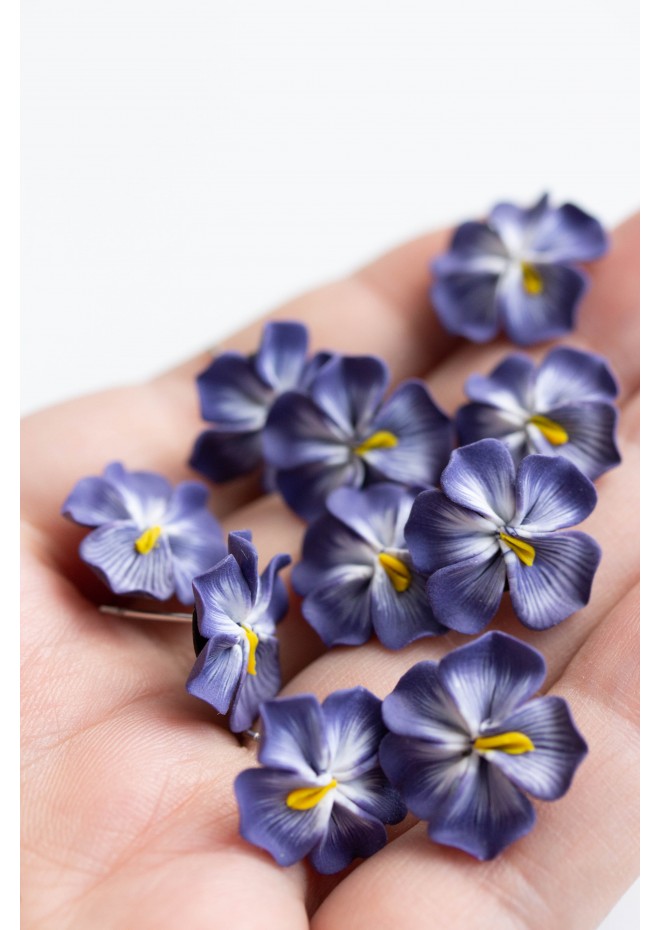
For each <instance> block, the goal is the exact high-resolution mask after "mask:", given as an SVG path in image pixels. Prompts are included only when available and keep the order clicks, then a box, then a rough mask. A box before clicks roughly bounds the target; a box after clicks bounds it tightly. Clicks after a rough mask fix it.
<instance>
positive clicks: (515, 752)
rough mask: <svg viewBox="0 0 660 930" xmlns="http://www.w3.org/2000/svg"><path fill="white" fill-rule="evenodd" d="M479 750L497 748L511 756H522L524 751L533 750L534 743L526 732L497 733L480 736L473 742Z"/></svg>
mask: <svg viewBox="0 0 660 930" xmlns="http://www.w3.org/2000/svg"><path fill="white" fill-rule="evenodd" d="M472 747H473V749H476V751H477V752H489V751H490V750H493V749H496V750H497V751H498V752H506V753H508V754H509V755H510V756H521V755H522V754H523V753H524V752H533V750H534V748H535V747H534V743H533V742H532V741H531V739H530V738H529V736H527V735H526V734H525V733H519V732H517V731H513V732H511V733H497V734H496V735H495V736H479V737H478V738H477V739H475V741H474V743H473V744H472Z"/></svg>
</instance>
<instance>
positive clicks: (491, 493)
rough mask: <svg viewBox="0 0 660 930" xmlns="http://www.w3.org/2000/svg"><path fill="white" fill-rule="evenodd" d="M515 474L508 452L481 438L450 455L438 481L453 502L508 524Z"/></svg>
mask: <svg viewBox="0 0 660 930" xmlns="http://www.w3.org/2000/svg"><path fill="white" fill-rule="evenodd" d="M515 477H516V471H515V467H514V464H513V459H512V458H511V453H510V452H509V450H508V449H507V448H506V446H505V445H504V443H502V442H498V441H497V440H496V439H482V440H481V441H480V442H475V443H473V444H472V445H470V446H463V447H462V448H461V449H456V450H455V451H454V452H452V454H451V458H450V459H449V465H447V467H446V469H445V471H444V473H443V475H442V480H441V485H442V489H443V491H444V492H445V494H446V495H447V497H449V498H451V500H453V501H454V502H455V503H457V504H460V505H461V506H462V507H468V508H469V509H470V510H474V511H476V512H477V513H480V514H483V515H484V516H485V517H489V518H490V519H492V520H495V521H496V523H497V524H498V525H499V524H501V523H502V521H504V522H505V523H508V522H509V521H510V520H511V517H512V516H513V514H514V512H515V497H514V481H515Z"/></svg>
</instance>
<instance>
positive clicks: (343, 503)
mask: <svg viewBox="0 0 660 930" xmlns="http://www.w3.org/2000/svg"><path fill="white" fill-rule="evenodd" d="M414 499H415V493H414V492H413V491H410V490H408V489H407V488H404V487H402V486H401V485H399V484H390V483H388V482H385V481H384V482H379V483H377V484H372V485H370V486H369V487H368V488H364V489H362V490H358V489H357V488H339V489H337V490H336V491H333V492H332V494H330V496H329V497H328V500H327V501H326V506H327V508H328V510H329V511H330V513H331V514H333V515H334V516H335V517H336V518H337V520H340V521H341V522H342V523H343V524H345V525H346V526H347V527H350V528H351V530H353V532H354V533H356V534H357V535H358V536H359V537H361V538H362V539H363V540H365V541H366V542H367V543H368V544H369V546H370V547H372V548H373V549H374V550H375V551H380V550H381V549H389V548H400V547H402V546H403V545H404V536H403V528H404V526H405V525H406V521H407V520H408V517H409V516H410V508H411V507H412V503H413V501H414Z"/></svg>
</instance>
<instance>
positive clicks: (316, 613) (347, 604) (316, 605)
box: [302, 565, 374, 646]
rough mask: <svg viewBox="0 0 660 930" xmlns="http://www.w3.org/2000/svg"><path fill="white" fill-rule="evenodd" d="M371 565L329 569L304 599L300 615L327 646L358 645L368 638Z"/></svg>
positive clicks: (369, 628) (370, 620) (369, 631)
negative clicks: (339, 644)
mask: <svg viewBox="0 0 660 930" xmlns="http://www.w3.org/2000/svg"><path fill="white" fill-rule="evenodd" d="M373 573H374V568H373V565H372V566H371V567H369V566H362V565H345V566H337V567H335V568H331V569H329V570H328V572H327V573H326V574H325V575H324V577H323V580H322V581H321V582H320V583H319V584H318V586H317V587H315V588H313V589H312V590H311V591H310V593H309V594H308V595H307V596H306V597H305V599H304V601H303V604H302V614H303V617H304V618H305V620H306V621H307V622H308V623H309V625H310V626H311V627H312V628H313V629H314V630H316V632H317V633H318V634H319V636H320V637H321V639H322V640H323V642H324V643H325V644H326V646H334V645H337V644H338V643H343V644H345V645H348V646H359V645H361V644H362V643H366V641H367V640H368V639H369V637H370V636H371V631H372V619H371V595H370V586H371V579H372V577H373Z"/></svg>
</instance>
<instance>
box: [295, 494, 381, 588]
mask: <svg viewBox="0 0 660 930" xmlns="http://www.w3.org/2000/svg"><path fill="white" fill-rule="evenodd" d="M374 487H378V485H374ZM371 490H372V489H371V488H369V489H368V491H371ZM365 493H368V492H367V491H363V492H358V491H356V490H355V489H353V488H339V489H338V490H336V491H333V492H332V494H331V495H330V497H329V499H328V509H330V501H331V500H332V501H335V500H336V499H337V497H336V496H337V495H342V497H341V498H340V500H341V501H342V502H344V501H346V502H348V501H349V500H351V497H350V496H349V495H356V496H357V495H360V496H359V502H360V503H362V497H361V495H362V494H365ZM344 494H346V497H343V495H344ZM355 500H356V506H357V505H358V497H356V498H355ZM333 509H334V507H333ZM368 529H369V528H368V524H366V528H365V532H368ZM375 545H376V544H374V545H372V544H371V543H369V542H365V540H364V539H363V538H362V537H361V536H357V535H356V533H355V532H354V531H353V530H352V529H349V527H348V526H346V525H345V523H344V522H342V521H341V520H340V519H338V518H336V517H334V516H331V515H330V514H325V515H324V516H321V517H318V519H316V520H314V522H313V523H312V524H311V525H310V526H309V527H308V529H307V532H306V533H305V539H304V541H303V550H302V561H300V562H298V564H297V565H294V566H293V571H292V573H291V580H292V582H293V588H294V590H295V591H296V593H297V594H300V595H301V596H302V597H304V596H305V595H306V594H309V593H310V591H312V589H313V588H315V587H317V586H318V585H320V584H322V583H323V581H324V579H325V576H326V574H327V572H328V571H329V570H331V569H333V568H337V567H340V566H345V565H356V566H362V567H363V568H366V569H369V571H370V573H371V572H372V571H373V564H374V546H375Z"/></svg>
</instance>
